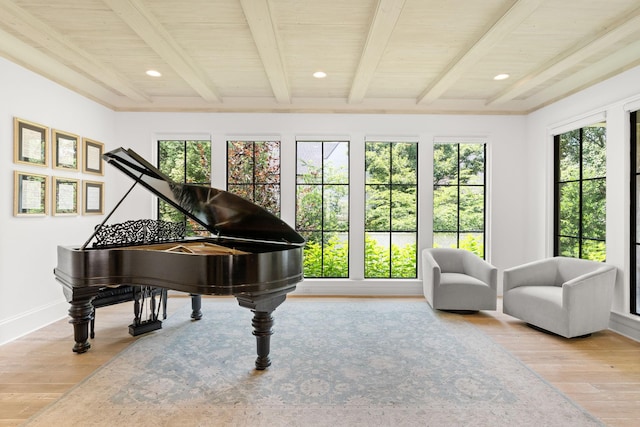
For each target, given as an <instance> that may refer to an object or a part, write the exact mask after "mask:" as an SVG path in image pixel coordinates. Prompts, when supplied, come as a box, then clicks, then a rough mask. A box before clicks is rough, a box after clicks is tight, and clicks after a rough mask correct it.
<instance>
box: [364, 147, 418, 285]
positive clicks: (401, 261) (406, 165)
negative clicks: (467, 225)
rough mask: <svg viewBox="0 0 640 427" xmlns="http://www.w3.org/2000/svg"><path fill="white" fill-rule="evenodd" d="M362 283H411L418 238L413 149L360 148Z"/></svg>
mask: <svg viewBox="0 0 640 427" xmlns="http://www.w3.org/2000/svg"><path fill="white" fill-rule="evenodd" d="M365 173H366V175H365V198H366V206H365V254H364V262H365V270H364V275H365V277H366V278H415V277H417V272H416V271H417V270H416V245H417V237H418V221H417V218H418V199H417V194H418V144H417V143H415V142H367V143H366V146H365Z"/></svg>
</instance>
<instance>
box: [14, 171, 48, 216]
mask: <svg viewBox="0 0 640 427" xmlns="http://www.w3.org/2000/svg"><path fill="white" fill-rule="evenodd" d="M48 185H49V177H48V176H46V175H38V174H33V173H25V172H19V171H14V172H13V214H14V215H15V216H44V215H47V214H48V213H49V209H48V206H49V202H48V201H49V197H48V194H49V193H48V189H49V187H48Z"/></svg>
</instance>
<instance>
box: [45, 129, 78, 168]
mask: <svg viewBox="0 0 640 427" xmlns="http://www.w3.org/2000/svg"><path fill="white" fill-rule="evenodd" d="M51 140H52V149H51V151H52V153H53V168H54V169H63V170H67V171H77V170H79V169H80V167H79V162H78V161H79V160H80V158H81V157H80V137H79V136H78V135H76V134H73V133H69V132H64V131H61V130H58V129H53V130H52V131H51Z"/></svg>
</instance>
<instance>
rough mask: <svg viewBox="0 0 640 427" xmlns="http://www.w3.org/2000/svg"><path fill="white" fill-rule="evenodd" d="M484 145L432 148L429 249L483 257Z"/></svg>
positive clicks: (452, 145) (439, 145) (439, 146)
mask: <svg viewBox="0 0 640 427" xmlns="http://www.w3.org/2000/svg"><path fill="white" fill-rule="evenodd" d="M485 158H486V144H484V143H479V144H475V143H474V144H471V143H470V144H466V143H452V144H448V143H443V144H434V147H433V247H444V248H462V249H467V250H470V251H472V252H474V253H476V254H477V255H478V256H480V257H482V258H484V256H485V251H484V247H485V199H486V196H485V195H486V192H485V188H486V183H485V163H486V162H485Z"/></svg>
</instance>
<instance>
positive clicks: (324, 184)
mask: <svg viewBox="0 0 640 427" xmlns="http://www.w3.org/2000/svg"><path fill="white" fill-rule="evenodd" d="M304 143H319V144H321V145H322V156H321V162H322V164H321V165H320V170H321V171H322V179H321V182H319V183H313V184H309V183H300V182H299V177H300V175H301V174H300V173H299V170H298V166H299V162H300V158H299V152H300V144H304ZM325 144H346V148H347V159H346V160H347V162H346V165H347V171H346V175H347V178H346V179H347V180H346V182H344V183H336V182H332V181H329V182H327V181H326V173H325V160H326V157H325ZM350 150H351V143H350V141H348V140H343V139H323V138H319V139H313V140H307V139H299V140H296V157H295V164H296V167H295V176H296V179H295V188H296V190H295V230H296V231H297V232H298V233H300V234H301V235H302V236H305V238H306V235H308V234H311V233H314V234H315V233H319V234H320V236H322V237H321V239H320V240H321V241H320V243H321V246H322V251H321V254H322V255H321V261H320V262H321V269H322V275H318V276H310V275H307V274H306V273H305V275H304V277H305V278H308V279H346V278H349V277H350V275H351V272H350V271H351V270H350V267H351V266H350V258H351V257H350V256H349V255H350V254H349V252H350V250H351V249H350V245H349V243H350V238H351V236H350V231H351V230H350V229H351V224H350V220H351V215H350V211H351V202H350V192H351V180H350V170H351V160H350V157H351V152H350ZM310 185H314V186H320V187H321V189H322V190H321V192H320V194H321V200H322V201H321V203H320V205H321V206H322V211H321V215H320V223H321V227H320V229H302V228H299V227H298V218H299V216H298V213H299V210H300V206H299V193H298V188H299V187H300V186H310ZM337 185H338V186H344V187H346V189H347V196H346V199H347V212H346V217H347V226H346V229H344V230H342V229H341V230H330V229H325V216H326V215H325V210H324V208H325V191H324V190H325V187H328V186H337ZM331 233H339V234H343V235H346V239H347V240H346V242H347V243H346V244H347V256H346V264H347V265H346V275H345V276H328V275H324V272H325V258H326V256H325V236H326V235H328V234H331ZM308 249H309V243H307V245H306V246H305V251H307V250H308Z"/></svg>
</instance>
